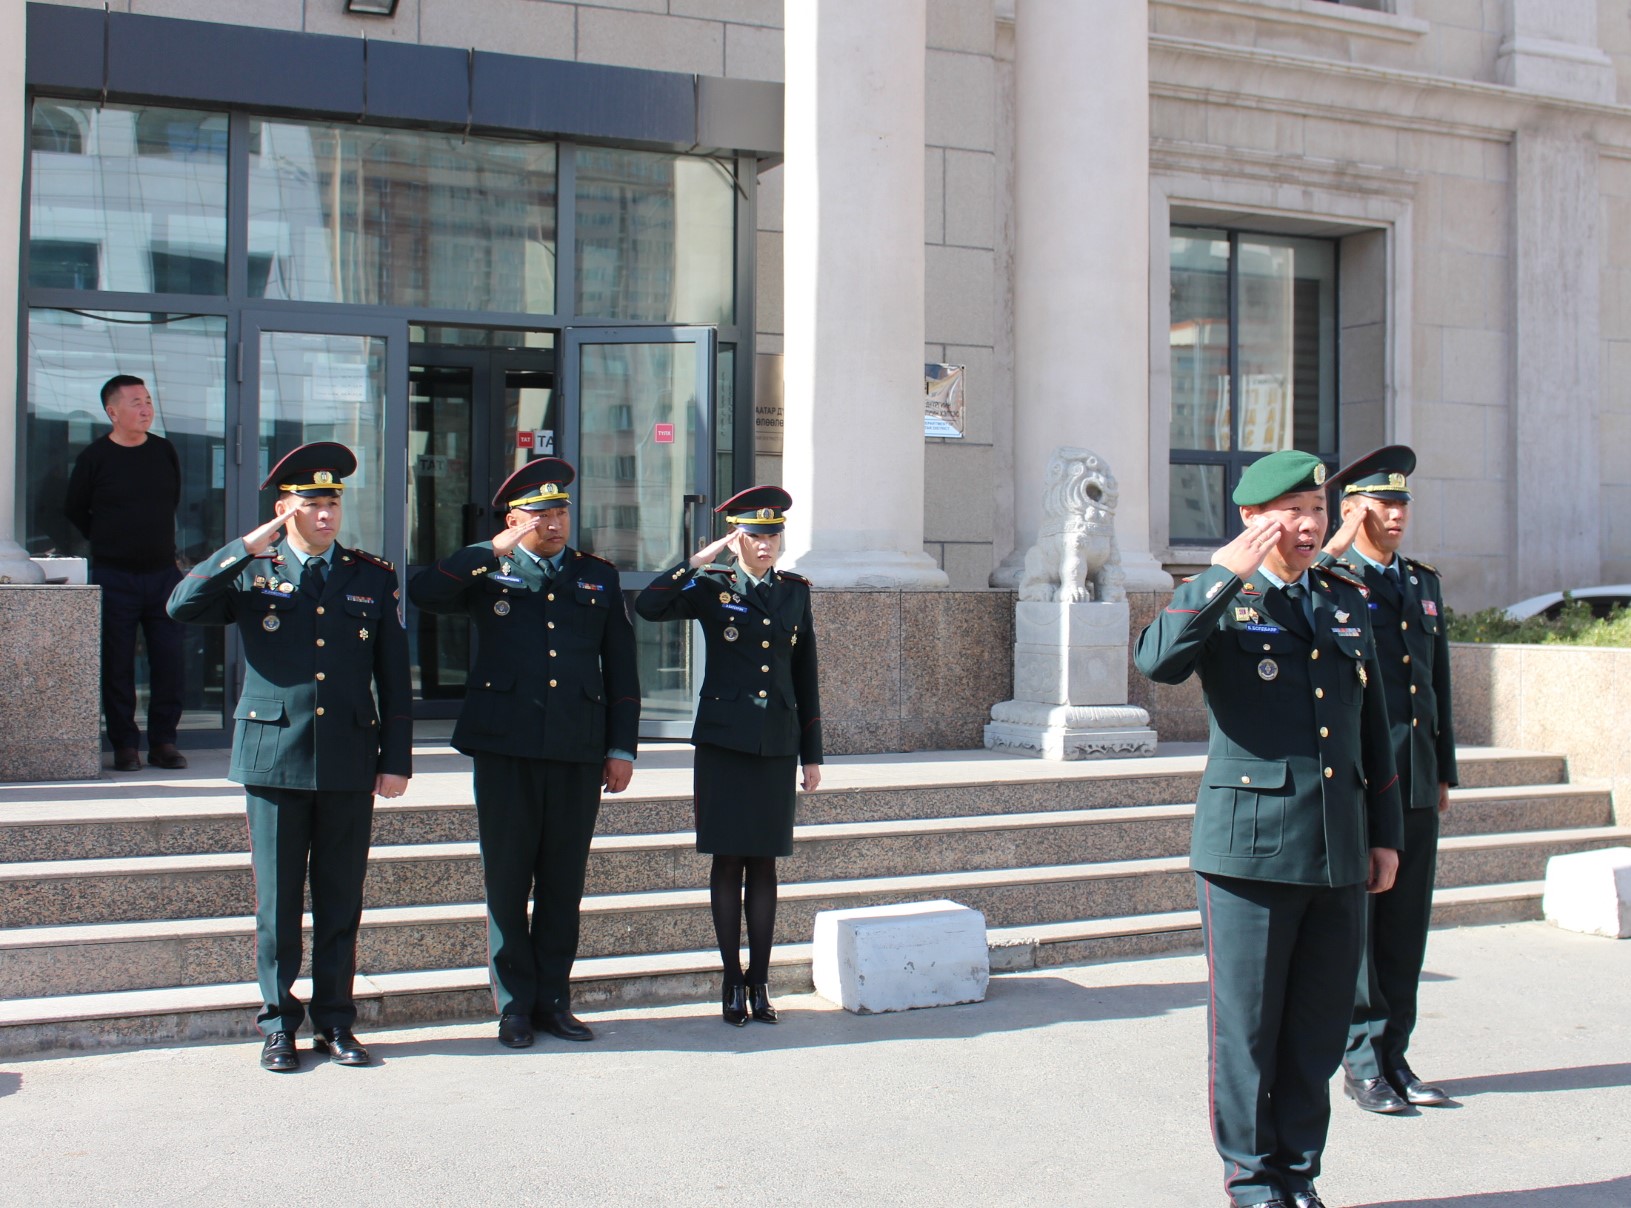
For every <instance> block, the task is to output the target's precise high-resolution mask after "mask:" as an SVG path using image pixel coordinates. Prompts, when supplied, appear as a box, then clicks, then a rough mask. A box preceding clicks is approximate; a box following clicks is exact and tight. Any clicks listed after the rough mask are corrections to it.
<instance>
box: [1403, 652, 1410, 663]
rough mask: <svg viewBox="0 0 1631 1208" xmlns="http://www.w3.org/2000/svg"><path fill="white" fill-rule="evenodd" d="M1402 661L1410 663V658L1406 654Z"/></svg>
mask: <svg viewBox="0 0 1631 1208" xmlns="http://www.w3.org/2000/svg"><path fill="white" fill-rule="evenodd" d="M1404 661H1405V662H1407V663H1408V662H1409V661H1410V656H1409V655H1408V654H1407V655H1405V656H1404Z"/></svg>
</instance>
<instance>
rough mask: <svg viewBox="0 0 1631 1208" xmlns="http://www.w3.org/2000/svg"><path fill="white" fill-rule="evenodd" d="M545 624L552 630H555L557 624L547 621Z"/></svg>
mask: <svg viewBox="0 0 1631 1208" xmlns="http://www.w3.org/2000/svg"><path fill="white" fill-rule="evenodd" d="M545 624H546V625H547V626H548V627H549V628H550V629H554V628H555V622H554V621H546V622H545Z"/></svg>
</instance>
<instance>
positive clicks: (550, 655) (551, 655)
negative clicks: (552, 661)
mask: <svg viewBox="0 0 1631 1208" xmlns="http://www.w3.org/2000/svg"><path fill="white" fill-rule="evenodd" d="M549 657H550V658H554V657H555V652H554V651H553V650H551V651H550V652H549Z"/></svg>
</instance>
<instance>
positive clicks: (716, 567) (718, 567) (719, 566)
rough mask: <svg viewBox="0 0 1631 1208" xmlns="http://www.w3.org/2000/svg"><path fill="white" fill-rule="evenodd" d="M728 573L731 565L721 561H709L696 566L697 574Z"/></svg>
mask: <svg viewBox="0 0 1631 1208" xmlns="http://www.w3.org/2000/svg"><path fill="white" fill-rule="evenodd" d="M730 573H731V567H730V566H729V565H727V564H726V563H723V562H710V563H708V564H707V565H706V566H699V567H697V574H699V575H728V574H730Z"/></svg>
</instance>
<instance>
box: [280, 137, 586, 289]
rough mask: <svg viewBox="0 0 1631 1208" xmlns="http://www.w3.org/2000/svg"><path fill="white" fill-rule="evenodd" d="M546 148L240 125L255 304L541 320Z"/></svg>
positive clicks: (550, 266)
mask: <svg viewBox="0 0 1631 1208" xmlns="http://www.w3.org/2000/svg"><path fill="white" fill-rule="evenodd" d="M555 160H556V154H555V144H553V143H539V142H519V141H508V140H502V139H481V138H470V139H461V138H460V137H459V136H458V135H457V134H440V133H435V132H431V131H420V130H386V129H380V128H375V127H369V126H356V125H345V126H335V125H321V124H314V123H306V122H284V121H259V120H257V121H254V122H252V123H251V140H250V155H249V253H250V256H251V257H252V258H253V257H257V256H259V257H263V258H264V260H265V262H266V265H267V269H266V272H265V275H264V277H263V279H262V280H260V281H259V282H256V281H251V282H250V288H251V294H252V296H255V297H266V298H288V299H294V300H298V301H304V302H356V303H367V304H374V305H383V306H428V307H436V308H438V309H445V310H476V311H513V312H527V313H535V314H551V313H553V312H554V311H555V192H556V180H555Z"/></svg>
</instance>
